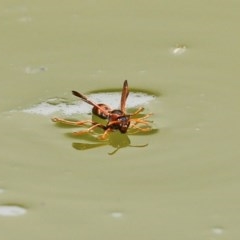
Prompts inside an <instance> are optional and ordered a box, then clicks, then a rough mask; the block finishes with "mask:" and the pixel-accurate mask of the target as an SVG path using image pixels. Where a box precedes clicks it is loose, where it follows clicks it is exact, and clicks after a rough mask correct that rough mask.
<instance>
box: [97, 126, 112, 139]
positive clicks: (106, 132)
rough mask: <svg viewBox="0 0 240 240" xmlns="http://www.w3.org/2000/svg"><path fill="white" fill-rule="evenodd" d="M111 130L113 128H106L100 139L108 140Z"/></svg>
mask: <svg viewBox="0 0 240 240" xmlns="http://www.w3.org/2000/svg"><path fill="white" fill-rule="evenodd" d="M109 132H111V128H108V129H107V130H105V132H104V133H103V134H102V135H101V136H99V139H100V140H106V139H107V137H108V133H109Z"/></svg>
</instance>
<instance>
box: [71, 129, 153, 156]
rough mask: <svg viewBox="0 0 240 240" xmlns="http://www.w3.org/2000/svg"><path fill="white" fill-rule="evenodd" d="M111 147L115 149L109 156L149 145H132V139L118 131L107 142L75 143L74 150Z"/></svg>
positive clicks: (111, 134)
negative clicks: (127, 149) (130, 148)
mask: <svg viewBox="0 0 240 240" xmlns="http://www.w3.org/2000/svg"><path fill="white" fill-rule="evenodd" d="M106 145H110V146H112V147H113V148H115V149H114V150H113V151H112V152H110V153H108V154H109V155H113V154H115V153H116V152H117V151H118V150H119V149H121V148H125V147H140V148H141V147H146V146H148V143H145V144H140V145H132V144H131V141H130V138H129V137H128V135H127V134H122V133H120V132H118V131H116V132H112V133H110V134H109V138H108V140H107V141H100V140H98V142H97V143H84V142H74V143H73V144H72V146H73V148H75V149H77V150H89V149H92V148H97V147H102V146H106Z"/></svg>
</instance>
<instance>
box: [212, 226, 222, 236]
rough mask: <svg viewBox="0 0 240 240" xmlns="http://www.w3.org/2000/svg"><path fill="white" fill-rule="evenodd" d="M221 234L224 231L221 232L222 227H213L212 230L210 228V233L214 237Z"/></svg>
mask: <svg viewBox="0 0 240 240" xmlns="http://www.w3.org/2000/svg"><path fill="white" fill-rule="evenodd" d="M223 232H224V230H223V228H222V227H214V228H212V233H213V234H214V235H218V236H220V235H222V234H223Z"/></svg>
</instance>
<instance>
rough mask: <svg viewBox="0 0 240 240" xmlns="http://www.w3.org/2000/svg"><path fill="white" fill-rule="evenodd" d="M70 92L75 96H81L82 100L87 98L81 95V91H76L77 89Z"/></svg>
mask: <svg viewBox="0 0 240 240" xmlns="http://www.w3.org/2000/svg"><path fill="white" fill-rule="evenodd" d="M72 94H73V95H74V96H76V97H80V98H82V99H84V100H87V98H86V97H85V96H84V95H82V94H81V93H79V92H77V91H72Z"/></svg>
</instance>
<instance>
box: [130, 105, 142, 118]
mask: <svg viewBox="0 0 240 240" xmlns="http://www.w3.org/2000/svg"><path fill="white" fill-rule="evenodd" d="M143 110H144V108H143V107H140V108H139V109H138V110H137V111H136V112H134V113H132V114H131V116H134V115H137V114H138V113H140V112H142V111H143Z"/></svg>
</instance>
